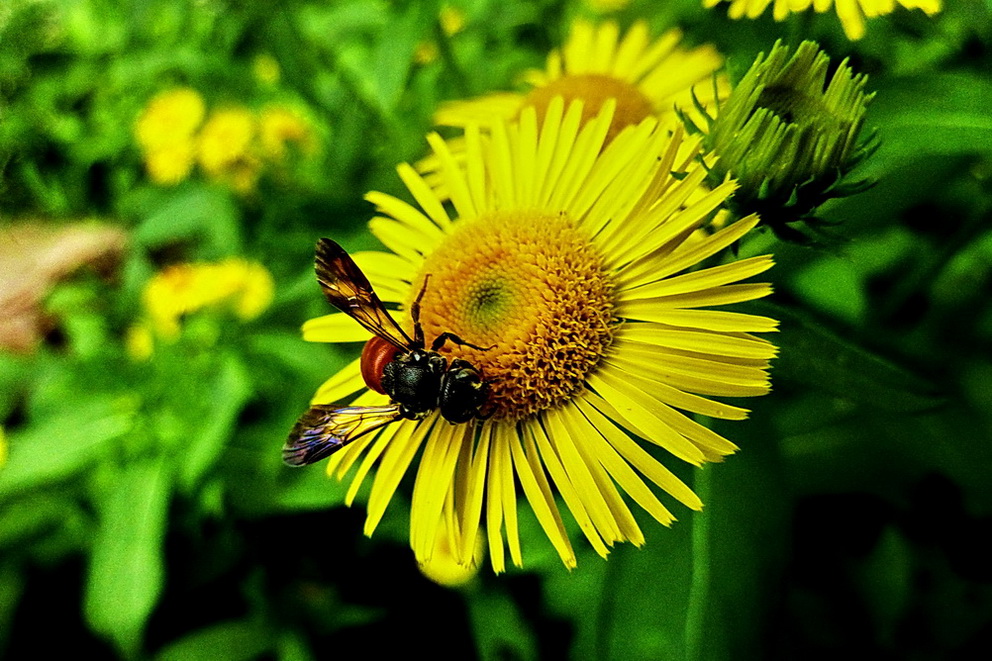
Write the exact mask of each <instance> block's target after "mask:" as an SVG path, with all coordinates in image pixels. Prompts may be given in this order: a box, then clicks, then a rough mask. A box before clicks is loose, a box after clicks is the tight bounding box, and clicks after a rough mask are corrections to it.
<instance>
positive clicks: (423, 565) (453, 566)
mask: <svg viewBox="0 0 992 661" xmlns="http://www.w3.org/2000/svg"><path fill="white" fill-rule="evenodd" d="M455 526H457V522H456V521H454V520H452V521H448V522H445V523H443V524H442V525H440V526H439V527H438V536H437V540H436V541H435V542H434V551H433V552H432V554H431V556H430V557H429V558H424V559H422V560H420V561H418V562H417V567H419V568H420V573H421V574H423V575H424V576H426V577H427V578H429V579H431V580H432V581H434V582H435V583H437V584H438V585H443V586H445V587H449V588H457V587H460V586H462V585H465V584H466V583H468V582H469V581H471V580H472V579H473V578H475V575H476V574H478V573H479V566H480V565H481V564H482V560H483V557H484V555H485V550H486V545H485V542H484V541H483V540H484V537H483V536H482V535H479V536H477V537H476V538H475V551H474V552H473V553H472V557H470V558H465V559H462V558H460V557H458V537H457V536H456V535H453V534H452V532H451V531H452V528H453V527H455Z"/></svg>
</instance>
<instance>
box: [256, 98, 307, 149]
mask: <svg viewBox="0 0 992 661" xmlns="http://www.w3.org/2000/svg"><path fill="white" fill-rule="evenodd" d="M258 125H259V138H260V140H261V143H262V153H263V154H265V156H266V158H268V159H269V160H272V161H276V162H278V161H282V160H283V159H285V158H286V152H287V145H288V144H290V143H292V144H295V145H296V147H297V148H299V149H300V150H301V151H302V152H304V153H306V154H312V153H313V151H314V150H315V149H316V147H317V142H316V139H315V138H314V134H313V127H312V126H311V125H310V122H309V121H307V119H306V118H305V117H304V116H303V115H302V114H301V113H300V112H298V111H297V110H295V109H293V108H288V107H286V106H270V107H268V108H266V109H264V110H263V111H262V114H261V116H260V117H259V119H258Z"/></svg>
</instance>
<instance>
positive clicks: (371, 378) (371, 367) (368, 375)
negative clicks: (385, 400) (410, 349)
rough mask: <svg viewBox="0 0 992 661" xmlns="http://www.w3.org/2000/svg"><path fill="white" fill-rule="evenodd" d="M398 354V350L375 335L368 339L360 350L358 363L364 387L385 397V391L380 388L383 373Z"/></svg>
mask: <svg viewBox="0 0 992 661" xmlns="http://www.w3.org/2000/svg"><path fill="white" fill-rule="evenodd" d="M399 353H400V350H399V349H397V348H396V347H395V346H393V345H392V344H391V343H389V342H387V341H386V340H384V339H382V338H381V337H379V336H377V335H373V336H372V337H370V338H369V341H368V342H366V343H365V347H364V348H363V349H362V360H361V363H360V364H361V367H362V379H363V380H364V381H365V385H367V386H368V387H369V388H371V389H372V390H374V391H376V392H378V393H382V394H383V395H385V394H386V390H385V389H384V388H383V387H382V377H383V373H384V372H385V371H386V365H388V364H389V363H391V362H392V361H393V360H395V358H396V356H397V354H399Z"/></svg>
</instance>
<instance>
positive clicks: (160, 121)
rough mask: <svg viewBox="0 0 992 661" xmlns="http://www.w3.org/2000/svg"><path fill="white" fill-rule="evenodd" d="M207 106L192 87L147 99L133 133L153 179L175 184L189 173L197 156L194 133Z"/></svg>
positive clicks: (161, 182) (169, 91) (162, 93)
mask: <svg viewBox="0 0 992 661" xmlns="http://www.w3.org/2000/svg"><path fill="white" fill-rule="evenodd" d="M205 113H206V106H205V104H204V102H203V97H201V96H200V94H199V93H198V92H197V91H196V90H193V89H190V88H187V87H182V88H178V89H173V90H167V91H165V92H161V93H160V94H158V95H156V96H155V97H153V98H152V99H151V101H149V102H148V105H147V106H145V109H144V110H143V111H142V113H141V116H140V117H138V121H137V122H136V123H135V126H134V135H135V138H136V140H137V142H138V146H139V147H140V148H141V151H142V154H143V156H144V159H145V168H146V169H147V171H148V176H149V177H150V178H151V179H152V181H154V182H156V183H160V184H165V185H174V184H177V183H179V182H180V181H182V180H183V179H185V178H186V177H187V176H189V173H190V171H191V170H192V169H193V164H194V162H195V156H196V143H195V139H194V134H195V133H196V130H197V128H199V126H200V124H201V123H202V122H203V117H204V114H205Z"/></svg>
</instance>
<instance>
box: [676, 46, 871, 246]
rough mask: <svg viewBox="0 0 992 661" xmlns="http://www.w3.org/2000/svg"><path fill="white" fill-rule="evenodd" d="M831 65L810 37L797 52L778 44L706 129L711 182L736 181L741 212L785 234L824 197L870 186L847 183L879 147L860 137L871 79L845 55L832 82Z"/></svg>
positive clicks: (736, 205) (758, 62) (737, 207)
mask: <svg viewBox="0 0 992 661" xmlns="http://www.w3.org/2000/svg"><path fill="white" fill-rule="evenodd" d="M829 65H830V60H829V58H828V57H827V56H826V55H825V54H824V53H823V52H822V51H820V50H819V48H818V47H817V45H816V44H815V43H813V42H811V41H805V42H803V43H801V44H800V45H799V47H798V48H796V49H795V50H794V51H793V50H792V49H790V48H789V47H788V46H785V45H783V44H781V43H776V44H775V46H774V47H773V48H772V50H771V52H770V53H769V54H768V56H767V57H765V56H764V54H760V55H759V56H758V57H757V59H756V60H755V62H754V64H753V65H752V66H751V68H750V69H749V70H748V72H747V73H746V74H745V75H744V77H743V78H742V79H741V81H740V82H739V83H738V84H737V85H736V86H735V87H734V90H733V92H731V94H730V96H729V97H728V98H727V100H726V101H724V102H723V103H721V104H720V107H719V113H718V115H717V116H716V117H715V118H713V117H707V118H706V120H707V121H706V125H705V126H704V127H703V129H702V130H703V131H704V132H705V134H706V135H705V137H704V139H703V144H704V145H705V147H706V148H707V150H708V151H712V152H713V153H714V154H715V155H716V156H717V157H718V158H717V160H716V162H715V164H713V165H712V166H711V167H710V183H711V184H715V183H719V182H721V181H723V180H724V179H725V178H726V177H728V176H730V177H733V178H734V179H736V180H737V182H738V183H739V184H740V190H739V191H738V192H737V194H736V195H735V196H734V198H733V200H732V201H731V207H732V208H733V209H734V210H735V211H737V212H738V213H739V214H741V215H743V214H747V213H752V212H757V213H759V214H761V218H762V222H763V223H765V224H767V225H769V226H771V227H772V228H773V229H774V230H775V231H776V232H777V233H779V234H780V235H782V234H783V233H784V234H785V235H786V236H788V235H790V234H792V235H795V234H796V232H795V231H794V230H792V229H791V228H788V226H787V224H788V223H791V222H795V221H799V220H804V219H805V220H811V219H809V218H808V216H809V214H810V213H811V212H812V211H813V210H814V209H815V208H816V207H818V206H819V205H820V204H822V203H823V202H824V201H826V199H828V198H830V197H838V196H841V195H849V194H851V193H853V192H857V191H858V190H861V189H863V188H864V186H865V182H856V183H845V184H844V185H842V184H841V182H842V180H843V179H844V177H845V176H846V175H847V174H848V173H849V172H850V171H851V170H852V169H854V167H855V166H857V165H858V164H859V163H860V162H861V161H862V160H864V158H866V157H867V156H868V155H870V154H871V153H872V152H873V151H874V148H875V146H876V144H877V143H876V142H875V141H874V140H873V139H872V138H869V139H867V140H860V131H861V127H862V124H863V123H864V118H865V113H866V110H867V106H868V103H869V102H870V101H871V99H872V97H873V96H874V95H873V94H868V93H866V92H865V90H864V88H865V84H866V83H867V77H866V76H864V75H854V73H853V72H852V71H851V68H850V67H849V66H847V62H846V60H845V61H844V62H842V63H841V64H840V66H838V67H837V69H836V71H835V72H834V75H833V77H832V78H831V79H830V80H829V82H828V81H827V70H828V68H829ZM690 123H691V122H690Z"/></svg>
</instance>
